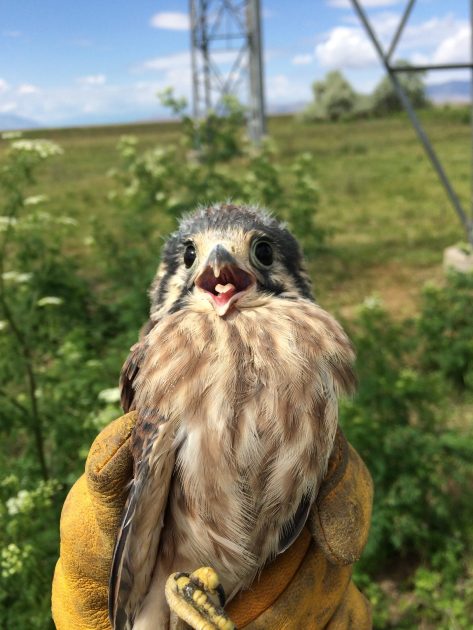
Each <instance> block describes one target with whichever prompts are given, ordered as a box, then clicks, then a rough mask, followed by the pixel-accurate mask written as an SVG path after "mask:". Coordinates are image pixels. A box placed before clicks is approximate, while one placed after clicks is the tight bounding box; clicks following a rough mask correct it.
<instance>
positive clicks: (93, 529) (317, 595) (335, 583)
mask: <svg viewBox="0 0 473 630" xmlns="http://www.w3.org/2000/svg"><path fill="white" fill-rule="evenodd" d="M134 421H135V414H134V412H132V413H129V414H127V415H125V416H123V417H121V418H119V419H118V420H115V422H113V423H112V424H110V425H109V426H108V427H107V428H106V429H104V430H103V431H102V432H101V433H100V435H99V436H98V437H97V439H96V440H95V442H94V444H93V445H92V448H91V450H90V453H89V457H88V459H87V463H86V469H85V474H84V475H83V476H82V477H81V478H80V479H79V480H78V481H77V482H76V484H75V485H74V486H73V488H72V489H71V491H70V493H69V495H68V497H67V499H66V502H65V504H64V508H63V511H62V515H61V550H60V558H59V560H58V562H57V565H56V571H55V574H54V580H53V593H52V610H53V618H54V621H55V623H56V627H57V629H58V630H110V622H109V620H108V611H107V598H108V578H109V573H110V565H111V559H112V553H113V547H114V543H115V537H116V533H117V530H118V525H119V521H120V518H121V514H122V510H123V506H124V503H125V499H126V485H127V482H128V481H129V479H130V477H131V474H132V461H131V455H130V451H129V437H130V433H131V430H132V428H133V425H134ZM371 501H372V482H371V477H370V475H369V473H368V471H367V469H366V467H365V466H364V464H363V462H362V460H361V459H360V457H359V456H358V454H357V453H356V451H355V450H354V449H352V448H351V447H350V446H349V445H348V443H347V442H346V440H345V438H344V437H343V435H342V433H341V432H339V433H338V434H337V440H336V443H335V447H334V450H333V453H332V457H331V459H330V465H329V470H328V472H327V476H326V478H325V480H324V483H323V484H322V487H321V489H320V492H319V496H318V498H317V502H316V506H315V508H314V509H313V510H312V514H311V517H310V520H309V523H308V526H307V527H306V528H305V529H304V530H303V532H302V534H301V536H300V537H299V538H298V539H297V541H296V542H295V543H294V544H293V545H292V546H291V547H290V548H289V549H288V550H287V551H286V552H285V553H284V554H282V555H281V556H279V557H278V558H277V559H276V560H275V561H274V562H273V563H272V564H270V565H269V566H268V567H266V568H265V570H264V571H263V573H262V575H261V578H260V580H259V581H258V582H257V583H255V584H254V585H253V587H252V588H251V589H250V590H249V591H246V592H243V593H241V594H240V595H239V596H237V597H236V598H235V599H234V600H232V601H231V602H230V604H229V605H228V606H227V607H226V610H227V611H228V614H229V615H230V617H231V619H232V620H233V621H234V622H235V624H236V625H237V627H238V628H246V630H296V628H297V629H299V628H304V629H307V630H321V629H322V628H330V630H345V629H347V630H348V628H353V629H355V628H356V630H368V629H369V628H371V618H370V610H369V605H368V603H367V602H366V600H365V599H364V597H363V596H362V595H361V593H360V592H359V591H358V590H357V589H356V587H355V586H354V584H353V582H352V581H351V566H350V565H351V564H352V563H353V562H354V561H355V560H357V559H358V558H359V556H360V554H361V551H362V549H363V547H364V545H365V543H366V539H367V536H368V531H369V523H370V518H371ZM309 530H310V531H309Z"/></svg>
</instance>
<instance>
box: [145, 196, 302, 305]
mask: <svg viewBox="0 0 473 630" xmlns="http://www.w3.org/2000/svg"><path fill="white" fill-rule="evenodd" d="M190 295H192V299H193V301H194V303H195V300H198V301H203V302H204V303H205V304H210V305H211V306H212V308H213V309H214V310H215V312H216V313H217V314H218V315H219V316H221V317H224V316H225V315H227V313H230V312H233V311H235V310H238V309H239V308H247V307H249V306H252V305H253V306H254V305H256V304H257V303H258V300H260V298H261V296H262V295H265V296H268V295H269V296H271V295H274V296H280V297H286V298H293V299H297V298H298V297H304V298H308V299H311V298H312V296H311V290H310V281H309V278H308V276H307V274H306V272H305V269H304V265H303V259H302V253H301V250H300V248H299V245H298V243H297V241H296V239H295V238H294V237H293V236H292V234H291V233H290V232H289V231H288V229H287V228H286V227H285V225H284V224H282V223H280V222H278V221H277V220H276V219H275V218H274V217H272V216H271V215H270V214H269V213H268V212H266V211H263V210H260V209H257V208H254V207H246V206H235V205H231V204H220V205H215V206H211V207H207V208H201V209H198V210H196V211H195V212H193V213H192V214H189V215H187V216H185V217H184V218H183V219H182V220H181V222H180V225H179V229H178V231H177V232H175V233H174V234H172V235H171V236H170V238H169V239H168V241H167V243H166V245H165V248H164V253H163V257H162V262H161V265H160V267H159V269H158V273H157V275H156V278H155V281H154V283H153V285H152V287H151V302H152V313H155V314H156V315H158V316H159V315H160V314H164V313H169V312H176V311H178V310H180V309H181V308H182V307H183V306H184V304H186V303H188V302H189V297H190Z"/></svg>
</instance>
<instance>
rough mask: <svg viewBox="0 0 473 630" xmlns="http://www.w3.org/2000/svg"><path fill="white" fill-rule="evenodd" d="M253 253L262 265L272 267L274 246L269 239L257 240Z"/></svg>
mask: <svg viewBox="0 0 473 630" xmlns="http://www.w3.org/2000/svg"><path fill="white" fill-rule="evenodd" d="M253 254H254V257H255V258H256V261H257V262H259V263H260V265H263V266H264V267H270V266H271V265H272V264H273V248H272V246H271V245H270V244H269V243H268V242H267V241H257V242H256V243H255V245H254V248H253Z"/></svg>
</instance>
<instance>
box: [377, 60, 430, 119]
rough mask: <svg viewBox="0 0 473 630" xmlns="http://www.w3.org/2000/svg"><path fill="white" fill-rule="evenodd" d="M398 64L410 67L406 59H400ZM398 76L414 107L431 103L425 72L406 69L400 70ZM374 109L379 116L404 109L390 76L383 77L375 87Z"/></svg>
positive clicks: (398, 65)
mask: <svg viewBox="0 0 473 630" xmlns="http://www.w3.org/2000/svg"><path fill="white" fill-rule="evenodd" d="M396 66H397V67H402V68H409V64H408V63H407V62H406V61H399V62H397V64H396ZM396 76H397V79H398V81H399V83H400V84H401V86H402V87H403V89H404V91H405V93H406V94H407V96H408V97H409V99H410V101H411V103H412V105H413V106H414V107H426V105H428V104H429V101H428V99H427V96H426V94H425V85H424V81H423V76H424V74H423V73H421V72H408V71H406V72H399V73H397V75H396ZM372 110H373V113H374V114H376V115H377V116H385V115H386V114H392V113H393V112H401V111H402V110H403V106H402V103H401V101H400V100H399V97H398V95H397V92H396V90H395V89H394V86H393V84H392V81H391V79H390V78H389V77H388V76H385V77H383V78H382V79H381V81H380V82H379V83H378V85H377V86H376V87H375V89H374V92H373V94H372Z"/></svg>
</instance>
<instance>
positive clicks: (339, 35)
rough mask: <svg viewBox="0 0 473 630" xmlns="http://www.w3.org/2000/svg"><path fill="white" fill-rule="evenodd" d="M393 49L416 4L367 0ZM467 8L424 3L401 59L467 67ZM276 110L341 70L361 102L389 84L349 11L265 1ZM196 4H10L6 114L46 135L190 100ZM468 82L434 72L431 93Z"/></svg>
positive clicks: (343, 1) (0, 75)
mask: <svg viewBox="0 0 473 630" xmlns="http://www.w3.org/2000/svg"><path fill="white" fill-rule="evenodd" d="M362 4H363V5H364V6H365V7H366V8H367V10H368V11H369V15H370V17H371V18H372V20H373V22H374V24H375V25H376V27H377V29H378V32H379V33H380V34H381V36H382V38H383V40H384V41H388V39H389V36H390V35H391V34H392V32H393V30H394V29H395V26H396V24H397V22H398V20H399V17H400V13H401V11H402V8H403V7H404V6H405V4H406V0H403V1H396V0H362ZM468 5H469V2H467V0H449V1H448V2H445V1H442V0H417V6H416V8H415V10H414V12H413V15H412V18H411V20H410V22H409V26H408V29H407V30H406V33H405V37H404V39H403V40H402V42H401V44H400V46H399V55H398V56H401V57H402V58H407V59H411V60H413V61H417V62H420V63H424V62H429V61H436V62H439V63H447V62H453V61H467V60H468V55H469V37H470V27H469V19H468ZM262 6H263V15H264V19H263V33H264V50H265V61H266V64H265V84H266V94H267V101H268V103H269V105H270V106H280V105H284V104H291V103H296V102H303V101H309V100H310V98H311V89H310V86H311V83H312V82H313V81H314V80H316V79H319V78H322V77H323V76H324V75H325V74H326V73H327V72H328V71H330V70H332V69H341V70H342V71H343V72H344V73H345V74H346V75H347V77H348V78H349V79H350V81H351V82H352V83H353V85H354V87H355V88H356V89H358V90H359V91H363V92H368V91H370V90H371V89H372V88H373V86H374V85H375V84H376V82H377V81H378V80H379V78H380V77H381V76H382V70H381V68H380V64H379V62H378V60H377V59H376V56H375V54H374V51H373V49H372V46H371V43H370V42H369V41H368V40H367V38H366V36H365V34H364V32H363V30H362V29H361V27H360V25H359V23H358V20H357V18H356V16H355V14H354V12H353V9H352V8H351V6H350V2H349V1H348V0H312V1H308V0H298V1H297V2H291V3H289V2H287V0H286V1H283V0H262ZM187 9H188V3H187V1H184V0H162V1H156V0H155V1H152V0H113V1H112V0H81V1H80V2H72V1H70V0H69V2H65V1H64V0H41V1H39V0H20V1H19V0H2V1H1V4H0V114H2V113H3V114H5V113H9V114H15V115H18V116H23V117H27V118H30V119H34V120H37V121H39V122H41V123H43V124H45V125H67V124H84V123H98V122H118V121H133V120H140V119H146V118H156V117H162V116H163V115H164V112H163V110H162V109H160V107H159V105H158V101H157V99H156V96H155V95H156V92H157V91H158V90H160V89H162V88H164V87H166V86H168V85H172V86H174V88H175V92H176V94H178V95H183V96H186V97H188V98H189V97H190V64H189V31H188V18H187ZM452 78H466V77H465V75H464V74H458V73H452V72H449V73H447V74H446V73H435V75H434V74H433V73H432V74H431V75H430V76H429V77H428V81H429V82H435V81H437V82H439V81H444V80H447V79H452Z"/></svg>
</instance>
